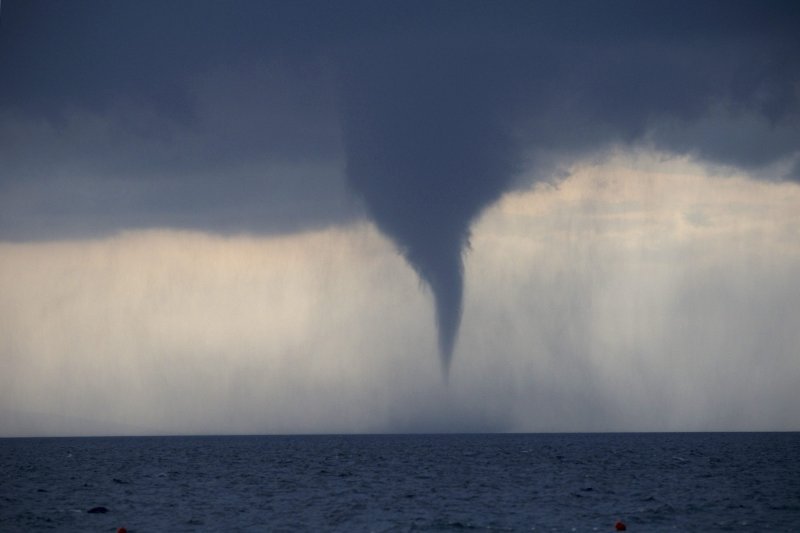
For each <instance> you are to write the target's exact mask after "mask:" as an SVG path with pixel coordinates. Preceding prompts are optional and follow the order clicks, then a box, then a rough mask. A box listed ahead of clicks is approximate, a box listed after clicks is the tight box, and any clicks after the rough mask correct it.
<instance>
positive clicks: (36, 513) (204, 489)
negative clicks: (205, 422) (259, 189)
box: [0, 433, 800, 533]
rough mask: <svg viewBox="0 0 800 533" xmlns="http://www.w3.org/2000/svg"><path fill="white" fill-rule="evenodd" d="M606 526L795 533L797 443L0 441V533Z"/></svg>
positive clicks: (615, 439)
mask: <svg viewBox="0 0 800 533" xmlns="http://www.w3.org/2000/svg"><path fill="white" fill-rule="evenodd" d="M90 510H93V511H95V512H89V511H90ZM618 522H620V523H621V524H624V525H625V530H626V531H749V532H752V531H800V433H619V434H610V433H593V434H464V435H455V434H446V435H319V436H190V437H108V438H105V437H104V438H15V439H0V531H2V532H15V531H24V532H28V531H46V530H55V531H109V532H115V531H117V530H118V528H125V530H126V531H128V532H131V533H133V532H144V531H169V532H175V531H464V530H474V531H609V532H611V531H616V530H617V529H616V528H618V527H621V524H620V525H618Z"/></svg>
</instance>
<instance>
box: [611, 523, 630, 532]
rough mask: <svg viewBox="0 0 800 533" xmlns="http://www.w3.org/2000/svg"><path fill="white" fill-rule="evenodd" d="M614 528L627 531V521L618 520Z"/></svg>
mask: <svg viewBox="0 0 800 533" xmlns="http://www.w3.org/2000/svg"><path fill="white" fill-rule="evenodd" d="M614 529H616V530H617V531H626V530H627V529H628V528H627V527H626V526H625V522H623V521H622V520H617V523H616V524H614Z"/></svg>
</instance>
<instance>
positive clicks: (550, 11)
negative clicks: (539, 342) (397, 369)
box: [0, 2, 800, 367]
mask: <svg viewBox="0 0 800 533" xmlns="http://www.w3.org/2000/svg"><path fill="white" fill-rule="evenodd" d="M799 19H800V15H798V10H797V9H796V8H794V6H793V5H792V4H791V3H785V4H784V3H779V2H775V3H768V4H764V3H760V2H704V3H702V4H697V3H694V2H686V3H676V2H648V3H646V4H643V3H635V2H614V3H596V2H595V3H591V2H586V3H582V2H576V3H568V4H564V3H562V2H553V3H549V2H544V3H532V2H505V3H502V4H495V3H486V2H462V3H459V4H452V3H449V2H367V3H363V4H362V3H347V4H346V5H339V4H331V3H327V2H287V3H281V2H274V3H273V2H238V3H235V4H232V5H224V4H219V3H216V2H193V3H191V4H186V3H180V2H159V3H148V2H135V3H134V2H70V3H58V4H55V3H47V2H4V3H3V13H2V21H0V23H1V24H2V32H0V73H2V78H3V83H2V84H1V85H0V139H1V140H2V143H0V158H2V161H3V165H2V166H3V170H2V176H0V190H1V191H2V198H3V201H2V208H3V209H2V211H3V215H2V216H1V218H0V235H2V237H4V238H16V239H25V238H32V237H38V238H52V237H58V236H61V235H66V234H71V235H75V234H79V235H80V234H96V233H98V232H100V233H102V232H107V231H113V230H117V229H122V228H126V227H143V226H164V225H167V226H173V227H175V226H178V227H201V228H205V229H210V230H214V231H242V230H244V231H255V232H283V231H293V230H298V229H304V228H308V227H314V226H322V225H326V224H330V223H337V222H341V221H344V220H349V219H352V218H353V217H358V216H360V214H361V209H362V207H361V206H360V205H359V204H357V203H356V202H353V201H351V200H349V199H348V198H349V192H350V191H354V192H356V193H357V194H356V196H357V197H358V198H360V199H361V200H362V201H363V204H364V205H363V207H364V208H365V210H366V212H367V213H368V214H369V216H370V217H371V218H373V219H374V220H375V222H376V223H377V225H378V226H379V228H380V229H381V230H382V231H383V232H384V233H386V234H387V235H388V236H390V237H391V238H392V239H393V240H394V241H395V243H396V244H397V246H398V248H399V249H400V251H401V252H402V253H403V254H404V256H405V257H406V259H407V260H408V261H409V263H410V264H411V265H412V266H413V267H414V268H415V270H416V271H417V273H418V274H419V275H420V276H421V278H422V279H423V280H425V281H426V282H427V284H428V285H429V286H430V287H431V289H432V291H433V293H434V296H435V299H436V307H437V319H438V323H439V326H440V338H439V342H440V348H441V352H442V355H443V363H444V366H445V367H447V364H448V361H449V358H450V353H451V352H452V348H453V344H454V342H455V337H456V333H457V330H458V324H459V321H460V315H461V301H462V285H463V281H462V278H463V266H462V258H461V254H462V251H463V249H464V247H465V246H466V245H467V243H468V241H469V235H470V232H469V228H470V225H471V223H472V222H473V221H474V219H475V218H476V217H477V216H478V215H479V214H480V213H481V211H482V210H483V209H485V208H486V207H487V206H488V205H490V204H491V203H492V202H494V201H495V200H497V199H498V198H499V197H500V196H501V195H502V194H503V193H504V192H505V191H507V190H509V189H510V188H512V187H516V186H520V185H521V183H519V180H518V179H516V178H515V177H516V176H517V175H519V171H520V170H521V169H522V168H524V167H528V169H529V170H530V167H532V169H533V171H532V172H529V174H532V175H534V176H537V177H538V178H539V179H547V178H552V177H553V176H554V175H555V174H556V173H557V169H558V167H559V166H560V164H561V163H562V162H564V161H571V160H574V159H576V158H580V157H584V156H586V155H590V154H597V153H602V152H603V151H604V150H606V149H608V148H610V147H614V146H618V145H620V144H622V145H628V146H630V145H647V146H652V147H654V148H656V149H659V150H665V151H672V152H678V153H688V154H692V155H694V156H696V157H698V158H700V159H704V160H707V161H709V162H712V163H719V164H724V165H734V166H738V167H741V168H743V169H745V170H748V171H751V172H754V173H758V174H763V175H764V177H767V178H788V179H793V180H798V179H800V167H799V166H798V146H800V94H799V93H800V88H799V87H800V38H798V36H797V31H796V30H797V27H800V20H799Z"/></svg>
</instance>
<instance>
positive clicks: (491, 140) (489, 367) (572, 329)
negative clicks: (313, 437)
mask: <svg viewBox="0 0 800 533" xmlns="http://www.w3.org/2000/svg"><path fill="white" fill-rule="evenodd" d="M799 19H800V10H798V9H797V8H796V7H795V6H793V5H792V3H791V2H786V3H781V2H704V3H702V4H698V3H694V2H685V3H684V2H658V1H656V2H648V3H639V2H606V3H600V2H571V3H565V2H535V3H534V2H513V1H510V0H509V1H505V2H472V1H465V2H459V3H453V2H438V1H427V2H414V1H406V2H389V1H379V2H355V1H350V2H342V3H330V2H319V1H307V2H306V1H296V2H255V1H253V2H248V1H241V2H233V3H220V2H211V1H197V2H182V1H166V2H164V1H162V2H150V1H144V2H123V1H113V0H112V1H102V2H101V1H73V2H46V1H28V2H23V1H9V0H6V1H4V2H2V5H0V436H23V435H35V436H38V435H46V436H50V435H109V434H110V435H142V434H217V433H245V434H263V433H330V432H334V433H351V432H359V433H363V432H452V431H519V432H528V431H704V430H706V431H717V430H721V431H729V430H742V431H748V430H800V394H798V393H797V392H796V391H797V389H798V384H800V352H798V346H800V330H798V328H797V324H798V323H800V288H798V284H797V283H796V281H795V280H796V279H797V277H798V274H800V224H799V223H800V36H798V35H797V32H796V28H797V27H799V26H800V20H799Z"/></svg>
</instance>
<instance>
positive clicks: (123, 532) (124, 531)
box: [117, 527, 128, 533]
mask: <svg viewBox="0 0 800 533" xmlns="http://www.w3.org/2000/svg"><path fill="white" fill-rule="evenodd" d="M117 533H128V530H127V529H125V528H124V527H118V528H117Z"/></svg>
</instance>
